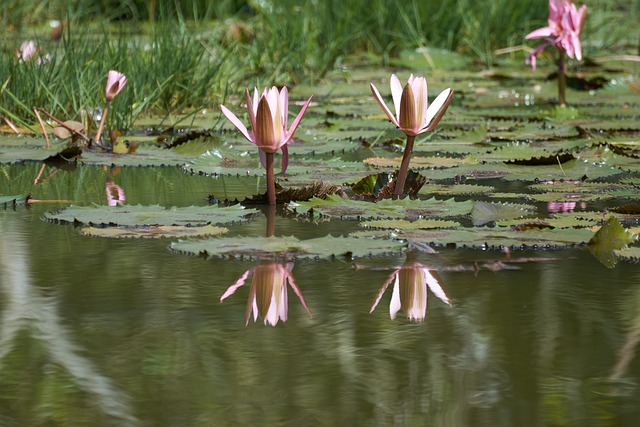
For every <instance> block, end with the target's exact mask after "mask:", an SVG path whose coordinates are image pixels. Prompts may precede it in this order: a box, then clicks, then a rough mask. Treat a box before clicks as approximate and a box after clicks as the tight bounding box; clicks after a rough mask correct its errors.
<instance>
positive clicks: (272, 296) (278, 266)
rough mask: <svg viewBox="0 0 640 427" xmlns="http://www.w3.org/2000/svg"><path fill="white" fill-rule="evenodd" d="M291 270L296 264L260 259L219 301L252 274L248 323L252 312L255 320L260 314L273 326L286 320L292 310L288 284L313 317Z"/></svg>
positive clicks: (246, 321) (246, 322)
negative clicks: (289, 301)
mask: <svg viewBox="0 0 640 427" xmlns="http://www.w3.org/2000/svg"><path fill="white" fill-rule="evenodd" d="M292 269H293V263H279V262H274V261H264V262H261V263H260V264H258V265H257V266H255V267H253V268H252V269H249V270H247V271H245V272H244V274H243V275H242V276H241V277H240V278H239V279H238V280H237V281H236V282H235V283H234V284H233V285H231V286H229V288H228V289H227V291H226V292H225V293H224V295H222V296H221V297H220V302H222V301H224V300H225V299H226V298H227V297H228V296H230V295H233V294H234V293H235V291H236V290H237V289H238V288H239V287H240V286H242V285H244V282H245V281H246V280H247V278H248V277H249V275H250V274H252V275H253V278H252V280H251V288H250V290H249V300H248V301H247V309H246V311H245V326H246V325H248V324H249V318H250V317H251V313H253V321H254V322H255V321H256V320H257V319H258V316H261V317H262V318H263V319H264V324H265V325H266V324H267V323H268V324H270V325H271V326H276V325H277V324H278V322H279V321H280V320H282V322H283V323H284V322H286V321H287V314H288V310H289V303H288V296H287V284H288V285H289V286H291V289H292V290H293V292H295V294H296V295H297V296H298V298H299V299H300V302H301V303H302V306H303V307H304V308H305V310H306V311H307V313H309V317H312V316H311V311H310V310H309V307H307V303H306V302H305V300H304V297H303V296H302V293H301V292H300V289H298V286H297V285H296V282H295V281H294V280H293V276H292V274H291V270H292Z"/></svg>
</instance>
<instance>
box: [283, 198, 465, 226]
mask: <svg viewBox="0 0 640 427" xmlns="http://www.w3.org/2000/svg"><path fill="white" fill-rule="evenodd" d="M288 208H289V209H290V210H292V211H295V212H296V213H297V214H301V215H304V214H308V215H319V216H328V217H332V218H341V219H354V220H361V219H383V218H384V219H387V218H404V219H409V220H412V219H418V218H436V219H442V218H452V217H457V216H463V215H467V214H469V213H470V212H471V209H472V208H473V202H472V201H465V202H456V201H455V200H453V199H448V200H436V199H433V198H432V199H428V200H418V199H416V200H411V199H409V198H404V199H400V200H392V199H384V200H381V201H379V202H377V203H370V202H363V201H358V200H349V199H342V198H340V197H337V196H328V197H327V198H326V199H317V198H314V199H311V200H309V201H308V202H300V203H295V204H294V203H292V204H289V205H288Z"/></svg>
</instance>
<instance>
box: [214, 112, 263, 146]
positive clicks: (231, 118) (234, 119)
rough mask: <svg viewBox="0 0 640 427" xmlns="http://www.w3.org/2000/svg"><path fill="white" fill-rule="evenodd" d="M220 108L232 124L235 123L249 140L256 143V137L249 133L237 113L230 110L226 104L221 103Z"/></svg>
mask: <svg viewBox="0 0 640 427" xmlns="http://www.w3.org/2000/svg"><path fill="white" fill-rule="evenodd" d="M220 109H221V110H222V114H224V115H225V117H226V118H227V119H228V120H229V121H230V122H231V124H233V125H234V126H235V127H236V128H237V129H238V130H239V131H240V132H241V133H242V135H243V136H244V137H245V138H247V139H248V140H249V141H251V142H253V143H254V144H255V141H254V138H253V137H252V136H251V134H250V133H249V131H248V130H247V128H246V127H245V125H244V124H243V123H242V122H241V121H240V119H239V118H238V117H236V115H235V114H233V112H232V111H231V110H229V109H228V108H227V107H225V106H224V105H220Z"/></svg>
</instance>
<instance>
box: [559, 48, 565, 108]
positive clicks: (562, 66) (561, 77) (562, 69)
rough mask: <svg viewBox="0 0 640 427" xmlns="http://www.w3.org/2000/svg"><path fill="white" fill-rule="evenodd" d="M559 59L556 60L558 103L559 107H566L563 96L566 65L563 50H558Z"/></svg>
mask: <svg viewBox="0 0 640 427" xmlns="http://www.w3.org/2000/svg"><path fill="white" fill-rule="evenodd" d="M559 53H560V57H559V58H558V101H559V102H560V105H566V104H567V101H566V98H565V95H564V91H565V86H566V74H567V63H566V61H565V54H564V50H562V49H559Z"/></svg>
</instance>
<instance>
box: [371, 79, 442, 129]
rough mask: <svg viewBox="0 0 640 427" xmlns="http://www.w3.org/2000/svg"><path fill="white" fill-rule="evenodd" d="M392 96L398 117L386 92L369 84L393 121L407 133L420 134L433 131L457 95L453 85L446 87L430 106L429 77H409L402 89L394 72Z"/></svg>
mask: <svg viewBox="0 0 640 427" xmlns="http://www.w3.org/2000/svg"><path fill="white" fill-rule="evenodd" d="M390 85H391V96H392V97H393V105H394V107H395V110H396V115H395V116H394V115H393V113H392V112H391V110H390V109H389V107H387V104H386V103H385V102H384V99H383V98H382V95H380V92H379V91H378V89H377V88H376V86H375V85H374V84H373V83H369V86H370V87H371V92H373V96H374V97H375V99H376V101H377V102H378V104H380V106H381V107H382V109H383V110H384V112H385V114H386V115H387V117H389V120H391V122H392V123H393V124H394V125H396V126H397V127H398V128H400V129H401V130H402V132H404V133H405V134H406V135H409V136H416V135H418V134H421V133H424V132H430V131H432V130H433V129H434V128H435V127H436V125H437V124H438V122H439V121H440V119H441V118H442V116H443V115H444V113H445V112H446V111H447V108H448V107H449V103H450V102H451V99H452V97H453V91H452V90H451V88H448V89H445V90H443V91H442V92H440V94H439V95H438V96H437V97H436V99H434V100H433V102H432V103H431V105H429V102H428V99H427V79H426V78H425V77H414V76H413V74H411V75H410V76H409V80H408V81H407V84H406V85H405V86H404V89H403V88H402V84H401V83H400V79H398V76H396V75H395V74H392V75H391V80H390Z"/></svg>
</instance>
